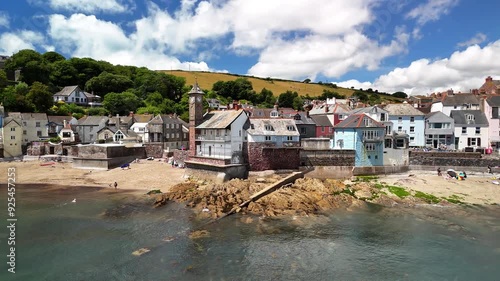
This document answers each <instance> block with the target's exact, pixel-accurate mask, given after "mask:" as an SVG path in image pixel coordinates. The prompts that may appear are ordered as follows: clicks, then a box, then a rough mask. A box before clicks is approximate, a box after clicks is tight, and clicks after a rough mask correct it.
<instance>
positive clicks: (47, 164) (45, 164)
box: [40, 162, 56, 166]
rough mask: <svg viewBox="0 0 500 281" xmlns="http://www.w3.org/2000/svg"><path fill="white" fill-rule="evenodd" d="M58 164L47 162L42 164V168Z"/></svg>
mask: <svg viewBox="0 0 500 281" xmlns="http://www.w3.org/2000/svg"><path fill="white" fill-rule="evenodd" d="M55 164H56V162H45V163H40V166H51V165H55Z"/></svg>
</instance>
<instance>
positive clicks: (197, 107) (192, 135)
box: [189, 81, 203, 156]
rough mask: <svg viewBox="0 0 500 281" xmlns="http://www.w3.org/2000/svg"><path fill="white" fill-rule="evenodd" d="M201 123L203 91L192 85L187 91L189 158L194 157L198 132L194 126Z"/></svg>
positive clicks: (195, 84) (196, 83) (196, 84)
mask: <svg viewBox="0 0 500 281" xmlns="http://www.w3.org/2000/svg"><path fill="white" fill-rule="evenodd" d="M202 121H203V91H202V90H201V89H200V87H199V86H198V81H196V82H195V83H194V86H193V88H192V89H191V91H189V156H196V137H197V135H198V130H196V126H198V125H200V124H201V123H202Z"/></svg>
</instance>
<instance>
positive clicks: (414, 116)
mask: <svg viewBox="0 0 500 281" xmlns="http://www.w3.org/2000/svg"><path fill="white" fill-rule="evenodd" d="M384 110H386V111H387V113H388V114H389V116H388V118H389V121H391V122H392V124H393V125H392V126H393V127H392V131H396V132H397V133H403V134H407V135H408V137H409V146H410V147H423V146H425V114H424V113H423V112H421V111H419V110H418V109H416V108H415V107H413V106H412V105H411V104H409V103H398V104H396V103H395V104H387V105H386V106H384Z"/></svg>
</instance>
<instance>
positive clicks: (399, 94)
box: [392, 92, 408, 99]
mask: <svg viewBox="0 0 500 281" xmlns="http://www.w3.org/2000/svg"><path fill="white" fill-rule="evenodd" d="M392 96H393V97H395V98H401V99H406V98H407V97H408V95H407V94H406V93H405V92H395V93H394V94H392Z"/></svg>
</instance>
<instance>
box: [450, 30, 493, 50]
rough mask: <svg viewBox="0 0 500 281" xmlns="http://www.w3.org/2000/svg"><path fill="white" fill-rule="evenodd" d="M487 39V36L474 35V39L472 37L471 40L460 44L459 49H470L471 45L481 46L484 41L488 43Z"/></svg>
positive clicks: (482, 34) (481, 34)
mask: <svg viewBox="0 0 500 281" xmlns="http://www.w3.org/2000/svg"><path fill="white" fill-rule="evenodd" d="M486 38H487V37H486V34H484V33H481V32H479V33H477V34H476V35H474V37H472V38H471V39H469V40H467V41H464V42H460V43H458V44H457V46H458V47H469V46H471V45H477V44H481V43H483V42H484V41H486Z"/></svg>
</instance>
